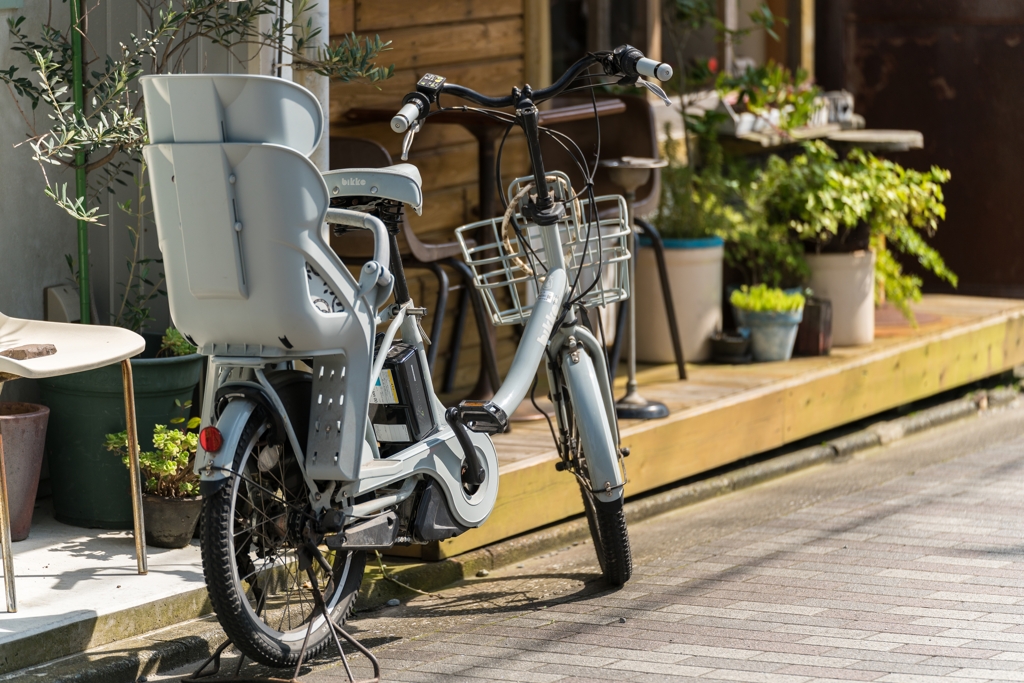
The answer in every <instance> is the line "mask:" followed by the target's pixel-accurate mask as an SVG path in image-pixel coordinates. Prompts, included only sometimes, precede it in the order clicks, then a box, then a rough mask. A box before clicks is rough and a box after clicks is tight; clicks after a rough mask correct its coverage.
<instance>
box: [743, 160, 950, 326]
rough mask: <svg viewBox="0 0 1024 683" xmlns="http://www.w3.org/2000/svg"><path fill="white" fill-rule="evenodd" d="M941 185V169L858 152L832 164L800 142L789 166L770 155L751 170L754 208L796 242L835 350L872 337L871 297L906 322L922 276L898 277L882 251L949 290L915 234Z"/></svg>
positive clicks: (934, 224)
mask: <svg viewBox="0 0 1024 683" xmlns="http://www.w3.org/2000/svg"><path fill="white" fill-rule="evenodd" d="M948 180H949V172H948V171H943V170H942V169H939V168H932V169H930V170H929V171H925V172H919V171H913V170H908V169H904V168H903V167H902V166H900V165H898V164H895V163H893V162H891V161H886V160H883V159H879V158H878V157H875V156H874V155H872V154H869V153H866V152H863V151H862V150H857V149H855V150H853V151H852V152H851V153H850V154H849V155H848V156H847V158H846V159H839V157H838V155H837V154H836V152H835V151H834V150H832V149H831V148H830V147H828V146H827V145H826V144H825V143H823V142H820V141H817V142H810V143H805V144H804V150H803V152H802V153H801V154H799V155H797V156H795V157H794V158H793V159H791V160H788V161H787V160H784V159H782V158H780V157H777V156H773V157H771V158H770V159H769V160H768V163H767V164H766V166H765V168H764V169H763V170H762V171H761V172H760V173H759V174H758V176H757V179H756V182H755V183H754V187H755V188H756V189H755V191H754V193H753V201H752V204H753V210H754V211H756V212H757V213H759V214H760V215H761V216H763V219H764V221H765V222H766V224H767V225H768V226H769V227H770V229H774V230H775V231H782V232H786V233H788V234H789V235H790V237H791V238H792V239H793V240H794V241H798V243H800V244H802V245H803V249H802V251H804V252H806V254H805V255H804V256H803V259H804V260H805V262H806V263H807V275H808V277H807V279H808V283H809V286H810V288H811V289H812V290H813V291H814V293H815V295H817V296H820V297H823V298H825V299H829V300H830V301H831V302H832V309H833V329H832V341H833V344H834V345H836V346H850V345H857V344H867V343H870V342H871V341H872V340H873V339H874V308H875V302H876V300H883V299H884V300H888V301H890V302H891V303H892V304H893V305H894V306H896V307H897V308H898V309H899V310H900V311H902V312H903V314H904V315H906V316H907V317H908V318H909V319H911V320H913V314H912V312H911V310H910V303H911V302H912V301H917V300H919V299H920V297H921V280H920V278H919V277H917V276H915V275H910V274H907V273H905V272H904V271H903V269H902V266H901V265H900V264H899V262H898V261H897V259H896V258H895V257H894V255H893V254H892V252H891V251H890V248H895V249H896V250H897V251H899V252H901V253H902V254H904V255H906V256H909V257H911V258H913V259H915V260H916V261H917V262H918V263H919V264H920V265H921V266H922V267H923V268H925V269H926V270H929V271H931V272H933V273H934V274H936V275H937V276H938V277H940V278H942V279H944V280H946V281H948V282H950V283H951V284H953V285H954V286H955V285H956V275H955V274H953V273H952V272H951V271H950V270H949V269H948V268H947V267H946V265H945V263H944V262H943V260H942V257H941V256H940V255H939V254H938V252H936V251H935V250H934V249H933V248H932V247H930V246H929V245H928V244H927V242H925V240H924V238H923V236H922V233H924V234H933V233H934V231H935V230H936V229H937V228H938V223H939V221H940V220H941V219H942V218H944V217H945V206H944V204H943V195H942V184H943V183H945V182H947V181H948Z"/></svg>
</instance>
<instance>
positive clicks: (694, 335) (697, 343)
mask: <svg viewBox="0 0 1024 683" xmlns="http://www.w3.org/2000/svg"><path fill="white" fill-rule="evenodd" d="M675 147H676V143H675V142H674V141H673V140H672V139H671V138H669V139H668V141H667V143H666V152H667V154H666V156H667V157H668V159H669V163H668V166H666V167H665V168H664V169H662V175H661V187H662V190H661V202H660V203H659V206H658V213H657V214H656V215H655V217H654V221H653V222H654V223H655V225H656V226H657V228H658V232H659V233H660V234H661V236H662V238H663V242H664V245H665V261H666V265H667V266H668V268H669V272H670V283H671V287H672V303H673V306H674V307H675V314H676V320H677V321H678V323H679V333H680V336H681V341H682V345H683V349H684V351H685V353H686V360H688V361H703V360H708V359H710V358H711V352H712V348H711V335H712V334H714V332H715V331H716V330H720V329H721V328H722V260H723V258H724V253H725V252H724V246H723V245H724V244H725V243H724V241H723V239H722V237H721V235H722V234H726V233H729V232H731V231H733V230H734V227H735V224H736V223H737V222H739V221H741V220H742V217H741V216H740V214H739V213H738V212H737V211H736V210H735V209H734V208H733V207H732V206H730V204H729V202H728V196H729V194H730V192H731V188H730V186H729V185H728V182H727V181H726V180H725V178H724V177H723V176H722V173H721V156H720V154H719V155H717V156H716V155H715V154H714V151H712V153H711V154H710V155H705V156H706V157H710V158H709V163H708V164H705V165H704V166H703V167H702V168H700V169H697V168H694V167H691V166H684V165H682V164H680V163H679V161H678V159H677V155H676V149H675ZM719 151H720V150H719ZM639 244H640V253H639V254H638V255H637V258H638V260H637V269H636V290H637V291H636V292H635V294H634V297H635V301H636V307H637V317H638V319H639V320H643V321H645V322H644V329H645V334H642V335H639V336H638V337H637V340H636V347H637V348H636V354H637V359H638V360H641V361H643V362H647V363H671V362H673V361H674V360H675V356H674V354H673V350H672V344H671V339H672V338H671V336H670V334H669V329H668V322H667V321H666V319H665V315H664V313H663V311H662V310H661V309H660V308H659V305H660V302H661V300H662V298H661V294H660V292H661V281H660V279H659V277H658V270H657V268H656V267H655V263H654V252H653V249H651V248H649V244H647V245H645V243H644V240H643V239H641V240H640V242H639Z"/></svg>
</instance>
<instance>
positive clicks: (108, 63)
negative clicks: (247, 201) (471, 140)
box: [0, 0, 394, 329]
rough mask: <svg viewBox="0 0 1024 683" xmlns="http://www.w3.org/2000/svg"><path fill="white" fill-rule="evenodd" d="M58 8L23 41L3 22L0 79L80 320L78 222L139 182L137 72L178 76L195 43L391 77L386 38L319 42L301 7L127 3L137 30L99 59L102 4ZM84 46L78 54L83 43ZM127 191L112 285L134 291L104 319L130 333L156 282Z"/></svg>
mask: <svg viewBox="0 0 1024 683" xmlns="http://www.w3.org/2000/svg"><path fill="white" fill-rule="evenodd" d="M65 1H66V2H68V5H69V7H70V9H71V28H70V29H64V28H63V26H64V22H62V21H61V20H60V19H59V18H57V17H54V16H51V17H50V18H48V20H47V23H46V24H44V25H43V26H41V27H40V28H39V31H38V33H35V32H32V35H30V32H29V31H28V30H27V28H26V26H25V21H26V20H25V17H23V16H18V17H13V18H11V19H9V20H8V31H9V33H10V36H11V47H12V49H13V50H14V51H15V52H17V53H18V54H20V55H21V57H22V58H23V60H24V63H23V64H22V65H17V64H16V65H11V66H9V67H7V68H5V69H0V82H3V83H5V84H6V85H7V87H8V90H9V91H10V92H11V94H12V96H13V97H14V99H15V103H16V105H17V106H18V110H19V111H20V112H21V114H22V117H23V119H24V121H25V124H26V126H27V128H28V135H27V139H26V142H27V143H28V146H29V147H30V148H31V150H32V155H33V157H32V158H33V159H34V160H36V161H37V162H38V163H39V166H40V168H41V169H42V173H43V180H44V183H45V192H46V194H47V196H49V197H50V198H51V199H53V201H54V202H55V203H56V204H57V205H58V206H60V207H61V208H62V209H64V211H66V212H67V213H68V214H70V215H71V216H72V217H74V218H75V219H76V220H77V221H78V241H79V249H78V258H77V259H72V261H73V263H72V270H73V271H75V272H76V278H75V279H76V282H77V283H78V285H79V288H80V291H81V294H82V302H81V303H82V313H81V315H82V318H81V319H82V321H83V322H89V321H90V306H89V299H88V296H89V264H88V226H89V225H90V224H92V225H97V224H100V221H101V220H102V219H103V218H105V217H106V216H105V215H104V214H102V213H101V212H100V211H101V206H102V204H103V202H104V201H105V199H106V196H107V195H108V194H109V193H112V192H113V191H114V188H115V186H116V185H119V184H120V185H124V184H125V178H126V177H130V176H132V175H135V177H136V178H142V177H143V176H144V171H143V170H142V169H141V163H142V158H141V150H142V147H143V146H144V145H145V144H146V143H147V141H148V139H147V134H146V126H145V121H144V119H143V117H142V116H141V112H142V107H143V98H142V96H141V92H140V88H139V77H140V76H142V75H145V74H147V73H149V74H161V73H177V72H181V71H182V70H183V65H184V60H185V58H186V56H187V55H189V54H190V53H192V54H194V51H195V50H196V49H197V44H198V43H199V41H202V42H203V44H204V45H216V46H220V47H223V48H225V49H227V50H228V52H229V54H230V55H231V56H232V57H234V58H235V59H236V60H237V61H239V62H244V61H247V60H248V59H250V58H251V56H250V55H252V54H255V53H256V52H257V51H258V50H263V49H266V50H269V51H270V52H271V53H272V54H274V55H275V60H276V68H277V70H278V72H280V68H281V66H282V64H283V63H284V62H288V63H289V64H288V65H289V66H290V67H291V68H292V69H295V70H299V71H302V70H306V71H312V72H314V73H317V74H320V75H322V76H326V77H328V78H331V79H336V80H340V81H351V80H355V79H365V80H368V81H371V82H376V81H381V80H384V79H386V78H389V77H390V76H391V75H392V74H393V73H394V66H393V65H392V66H387V67H385V66H378V65H377V64H376V63H375V62H374V60H375V59H377V57H379V56H380V54H381V53H382V52H384V51H385V50H387V49H389V48H388V45H389V43H386V42H384V41H382V40H381V39H380V37H378V36H375V37H373V38H359V37H357V36H356V35H355V34H352V35H350V36H346V37H344V38H343V39H342V40H340V41H338V42H336V43H335V44H333V45H332V44H330V43H328V42H326V40H325V39H326V38H327V36H322V35H321V32H320V29H318V28H314V27H313V24H312V22H311V20H309V19H307V18H306V16H307V14H308V12H309V11H310V10H311V9H312V8H313V7H314V5H313V4H312V3H311V2H309V0H245V1H244V2H223V1H222V0H183V1H180V2H179V1H172V0H136V5H137V7H138V9H139V10H140V14H141V16H142V17H143V20H142V24H143V26H142V30H141V31H140V32H139V33H138V34H131V35H130V36H128V37H126V38H125V40H124V41H123V42H120V43H119V44H118V47H117V48H116V49H115V50H114V51H113V52H112V53H111V54H100V53H96V52H95V51H93V52H92V53H90V54H86V49H85V48H83V38H84V37H85V30H84V27H85V25H86V24H87V21H88V14H89V13H90V12H95V11H98V9H99V5H100V2H102V1H103V0H100V2H97V3H92V4H89V3H83V2H82V0H65ZM320 1H321V2H326V1H327V0H320ZM133 10H134V7H133ZM85 42H86V48H89V47H91V44H89V43H88V41H87V40H86V41H85ZM240 55H244V56H240ZM40 105H42V109H43V110H44V113H45V116H44V117H43V120H44V121H45V124H44V125H42V126H39V125H36V117H35V116H31V117H30V116H29V115H28V114H27V113H26V110H30V111H34V110H36V109H37V108H39V106H40ZM53 168H57V169H59V170H65V169H67V170H73V171H74V172H75V175H76V182H75V189H74V190H73V191H71V192H69V191H68V187H67V184H66V183H62V184H59V183H58V182H57V181H56V179H54V178H51V174H50V173H49V171H50V170H51V169H53ZM137 185H138V187H139V193H140V197H139V198H138V199H137V202H136V207H135V209H134V210H133V209H132V208H131V206H130V205H127V206H122V207H121V208H122V210H125V211H127V212H128V213H132V214H133V216H134V217H135V218H136V219H137V220H136V226H135V227H134V228H132V229H131V230H132V237H131V239H132V245H133V248H134V249H135V250H136V255H135V257H133V259H132V260H131V262H130V263H129V277H128V279H127V281H126V282H123V283H121V284H122V286H123V287H125V289H126V290H135V291H134V293H131V294H129V293H126V295H125V300H124V301H123V302H122V306H121V310H120V311H119V312H118V313H117V316H116V323H117V324H121V325H125V326H127V327H130V328H132V329H138V327H139V326H141V324H143V323H144V322H145V321H146V320H148V319H149V315H148V302H149V301H150V300H151V298H152V296H153V295H154V294H157V293H159V292H160V285H159V284H157V283H156V280H151V282H152V283H153V284H150V283H148V282H147V280H150V275H149V271H150V269H151V268H152V266H153V265H154V263H153V262H150V261H147V260H145V259H140V258H139V257H138V253H137V245H138V235H139V234H141V232H142V225H143V223H144V222H145V220H146V216H147V212H145V211H143V204H144V201H143V198H142V196H141V192H142V184H141V181H137ZM76 260H77V265H76V264H75V263H74V261H76ZM140 290H141V291H140ZM140 321H141V322H140Z"/></svg>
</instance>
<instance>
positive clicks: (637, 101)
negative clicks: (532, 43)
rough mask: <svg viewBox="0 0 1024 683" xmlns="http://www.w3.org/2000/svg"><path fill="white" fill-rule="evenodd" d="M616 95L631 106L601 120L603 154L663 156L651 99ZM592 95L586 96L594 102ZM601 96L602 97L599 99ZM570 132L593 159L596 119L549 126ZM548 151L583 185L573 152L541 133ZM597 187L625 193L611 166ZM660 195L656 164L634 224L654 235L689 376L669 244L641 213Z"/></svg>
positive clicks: (618, 338)
mask: <svg viewBox="0 0 1024 683" xmlns="http://www.w3.org/2000/svg"><path fill="white" fill-rule="evenodd" d="M616 97H617V98H618V99H620V100H622V102H624V103H625V105H626V111H625V112H624V113H622V114H619V115H617V116H609V117H607V118H602V119H601V159H617V158H622V157H627V156H633V157H646V158H652V159H657V158H659V157H660V156H661V154H660V151H659V147H658V130H657V126H656V124H655V120H654V112H653V110H652V109H651V104H650V102H648V101H647V99H646V98H645V97H642V96H623V95H616ZM589 101H590V100H589V98H588V99H587V100H586V102H587V103H589ZM599 101H600V100H599ZM572 102H574V103H579V102H580V100H579V99H577V98H572ZM549 128H552V129H554V130H557V131H559V132H561V133H564V134H565V135H568V136H569V137H570V138H571V139H572V140H574V141H575V142H576V144H577V145H578V146H579V148H580V150H582V152H583V154H584V155H585V156H586V158H587V160H588V163H590V164H591V165H592V164H593V156H594V150H595V148H596V146H597V130H596V128H595V126H594V121H593V119H591V120H586V121H570V122H568V123H558V124H553V125H551V126H549ZM541 144H542V149H543V153H544V163H545V165H546V166H547V168H557V169H560V170H562V171H565V172H566V173H567V174H568V175H569V178H570V179H571V180H572V184H573V187H574V188H582V187H583V186H584V183H585V180H584V178H583V174H582V173H581V172H580V170H579V169H578V168H577V167H576V163H575V162H574V161H573V159H572V157H570V156H569V153H568V152H567V151H566V150H565V149H564V148H563V147H562V146H561V145H559V144H558V143H557V142H555V141H554V140H551V139H549V138H547V137H546V136H544V137H542V138H541ZM594 192H595V193H596V194H597V195H598V196H600V195H603V194H621V193H622V189H621V188H620V187H618V186H617V185H616V184H615V183H613V182H612V180H611V177H610V174H609V172H608V169H606V168H598V169H597V173H596V174H595V175H594ZM660 199H661V173H660V171H658V170H657V169H655V170H654V171H653V172H652V173H651V178H650V180H648V181H647V182H646V183H645V184H644V185H642V186H640V187H639V188H638V189H637V191H636V200H635V202H634V204H633V212H634V214H635V217H636V220H635V221H634V224H635V225H636V227H637V228H638V232H639V234H640V235H642V236H644V237H647V238H648V239H650V241H651V243H652V246H653V247H654V252H655V260H656V262H657V264H658V271H659V275H660V281H661V290H662V298H663V299H664V304H665V315H666V317H667V318H668V324H669V330H670V331H671V332H672V346H673V350H674V352H675V358H676V366H677V369H678V370H677V371H678V374H679V378H680V379H686V366H685V364H684V358H683V348H682V344H681V342H680V337H679V325H678V323H677V322H676V314H675V307H674V306H673V304H672V292H671V290H670V289H669V287H668V269H667V266H666V264H665V247H664V244H663V243H662V240H661V236H660V235H659V234H658V231H657V230H656V229H655V228H654V226H653V225H651V224H650V223H648V222H647V221H645V220H643V218H642V217H644V216H650V215H651V214H653V213H654V212H655V211H657V210H658V202H659V200H660ZM625 313H626V307H625V306H620V307H619V311H618V314H619V315H618V322H617V323H616V334H615V341H614V343H613V344H612V350H611V363H610V364H609V368H610V371H611V374H612V376H613V377H614V376H615V372H616V370H617V367H618V363H619V355H620V353H621V349H622V337H623V336H624V335H623V334H620V332H623V331H624V330H625V320H626V315H625Z"/></svg>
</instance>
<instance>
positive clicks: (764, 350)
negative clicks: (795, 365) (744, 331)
mask: <svg viewBox="0 0 1024 683" xmlns="http://www.w3.org/2000/svg"><path fill="white" fill-rule="evenodd" d="M729 300H730V302H731V303H732V305H733V306H735V307H736V308H738V309H740V310H742V311H743V318H744V323H745V327H747V328H748V329H749V330H750V346H751V351H752V352H753V354H754V360H755V361H758V362H764V361H779V360H789V359H790V357H791V356H792V355H793V344H794V343H795V342H796V331H797V327H798V326H799V325H800V321H801V320H803V314H804V296H803V294H800V293H798V292H794V293H789V292H786V291H784V290H782V289H779V288H777V287H769V286H768V285H765V284H760V285H757V286H755V287H748V286H746V285H744V286H743V287H741V288H740V289H738V290H736V291H734V292H733V293H732V295H731V296H730V298H729Z"/></svg>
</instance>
